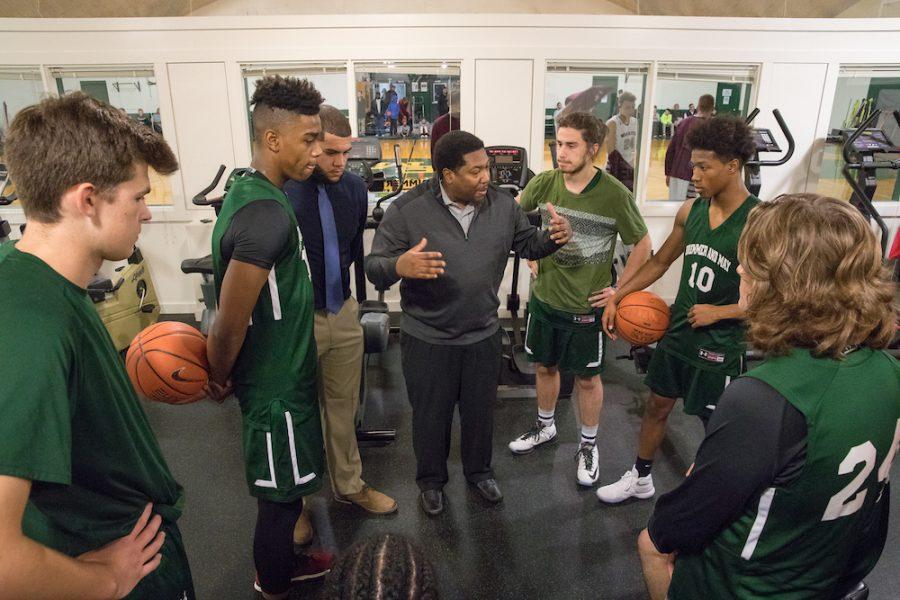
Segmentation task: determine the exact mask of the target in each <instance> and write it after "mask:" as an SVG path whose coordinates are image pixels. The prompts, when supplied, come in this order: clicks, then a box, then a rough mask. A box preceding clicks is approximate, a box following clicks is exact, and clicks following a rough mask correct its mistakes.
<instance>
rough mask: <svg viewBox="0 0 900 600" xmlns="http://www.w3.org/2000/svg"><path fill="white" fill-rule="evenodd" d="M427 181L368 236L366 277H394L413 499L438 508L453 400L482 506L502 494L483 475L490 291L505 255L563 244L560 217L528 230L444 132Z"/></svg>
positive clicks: (384, 281)
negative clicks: (417, 492) (416, 491)
mask: <svg viewBox="0 0 900 600" xmlns="http://www.w3.org/2000/svg"><path fill="white" fill-rule="evenodd" d="M432 165H433V167H434V173H435V175H434V177H433V178H432V179H431V180H429V181H426V182H424V183H422V184H420V185H418V186H417V187H416V188H414V189H412V190H410V191H409V192H407V193H406V194H404V195H403V196H400V197H399V198H398V199H397V200H396V201H395V202H394V203H393V204H392V205H391V206H390V207H389V208H388V210H387V212H386V213H385V216H384V220H383V221H382V222H381V225H380V226H379V228H378V230H377V231H376V232H375V239H374V241H373V243H372V252H371V254H370V255H369V257H368V258H367V259H366V274H367V276H368V278H369V280H370V281H372V283H374V284H375V285H376V286H380V287H387V286H390V285H392V284H394V283H396V282H397V281H398V280H399V281H400V304H401V307H402V309H403V324H402V327H401V337H400V349H401V356H402V362H403V375H404V378H405V379H406V389H407V392H408V394H409V401H410V404H411V405H412V409H413V448H414V450H415V454H416V483H417V484H418V486H419V489H420V490H421V495H420V503H421V505H422V509H423V510H424V511H425V512H426V513H427V514H429V515H437V514H439V513H440V512H441V511H442V510H443V507H444V495H443V487H444V485H445V484H446V483H447V480H448V475H447V456H448V454H449V452H450V428H451V425H452V423H453V412H454V410H455V407H456V405H457V404H459V415H460V428H461V432H462V433H461V448H460V451H461V454H462V462H463V472H464V473H465V476H466V479H467V480H468V482H469V483H470V484H472V485H474V486H475V487H476V489H477V490H478V492H479V493H480V494H481V495H482V496H483V497H484V498H485V499H486V500H488V501H489V502H494V503H496V502H499V501H500V500H502V498H503V495H502V494H501V492H500V488H499V487H498V486H497V482H496V481H495V480H494V474H493V471H492V470H491V443H492V438H493V403H494V400H495V399H496V397H497V377H498V376H499V371H500V362H501V344H500V325H499V321H498V318H497V308H498V307H499V306H500V300H499V298H498V296H497V290H498V289H499V287H500V281H501V280H502V278H503V271H504V270H505V269H506V263H507V261H508V258H509V252H510V250H515V251H516V252H518V253H519V254H520V255H521V256H522V257H524V258H527V259H531V260H536V259H538V258H542V257H544V256H547V255H549V254H551V253H553V252H554V251H556V249H557V248H559V247H560V246H561V245H563V244H565V243H566V242H568V241H569V239H570V238H571V237H572V228H571V226H570V225H569V222H568V221H567V220H566V219H565V218H564V217H560V216H558V215H556V212H555V210H553V207H552V206H550V205H548V206H547V210H548V211H549V212H550V214H551V217H552V218H551V220H550V226H549V228H548V229H547V230H541V229H539V228H537V227H534V226H533V225H531V224H530V223H529V221H528V218H527V217H526V216H525V214H524V213H523V212H522V209H521V208H519V205H518V204H517V203H516V201H515V199H514V198H513V197H512V196H511V195H510V194H509V193H508V192H506V191H505V190H502V189H500V188H497V187H495V186H492V185H489V183H490V169H489V166H488V156H487V153H486V152H485V150H484V143H483V142H482V141H481V140H480V139H478V138H477V137H475V136H474V135H472V134H471V133H467V132H465V131H453V132H450V133H448V134H447V135H445V136H443V137H442V138H441V139H440V141H439V142H438V143H437V145H436V146H435V149H434V154H433V156H432Z"/></svg>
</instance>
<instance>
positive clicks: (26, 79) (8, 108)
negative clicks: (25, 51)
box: [0, 66, 44, 208]
mask: <svg viewBox="0 0 900 600" xmlns="http://www.w3.org/2000/svg"><path fill="white" fill-rule="evenodd" d="M43 93H44V84H43V82H42V81H41V69H40V67H37V66H33V67H31V66H22V67H9V66H0V111H2V113H0V189H2V188H3V187H4V186H6V180H7V177H8V172H7V169H6V161H5V160H4V157H3V154H4V150H3V148H4V140H5V139H6V131H7V129H9V124H10V123H12V120H13V119H14V118H15V117H16V114H17V113H18V112H19V111H20V110H22V109H23V108H25V107H27V106H31V105H32V104H35V103H37V102H38V101H40V99H41V96H42V95H43ZM14 191H15V186H14V184H13V183H12V182H10V184H9V186H8V187H7V188H6V191H5V192H4V194H12V193H13V192H14ZM17 205H18V201H16V202H14V203H13V206H17ZM0 208H2V206H0Z"/></svg>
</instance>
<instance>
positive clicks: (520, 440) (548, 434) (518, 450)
mask: <svg viewBox="0 0 900 600" xmlns="http://www.w3.org/2000/svg"><path fill="white" fill-rule="evenodd" d="M555 439H556V423H554V424H553V425H543V424H541V422H540V421H535V423H534V427H532V428H531V429H529V430H528V431H526V432H525V433H523V434H522V435H521V436H519V437H517V438H516V439H514V440H513V441H511V442H510V443H509V449H510V450H512V453H513V454H528V453H529V452H531V451H532V450H534V449H535V448H537V447H538V446H540V445H541V444H546V443H547V442H552V441H553V440H555Z"/></svg>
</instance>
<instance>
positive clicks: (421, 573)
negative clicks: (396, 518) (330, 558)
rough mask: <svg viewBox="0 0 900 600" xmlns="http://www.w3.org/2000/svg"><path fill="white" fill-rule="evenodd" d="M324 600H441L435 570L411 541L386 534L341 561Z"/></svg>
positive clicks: (327, 586)
mask: <svg viewBox="0 0 900 600" xmlns="http://www.w3.org/2000/svg"><path fill="white" fill-rule="evenodd" d="M321 599H322V600H437V599H438V591H437V582H436V581H435V574H434V567H432V566H431V563H430V562H429V561H428V559H427V558H425V556H424V555H423V554H422V552H421V551H420V550H419V549H418V548H417V547H416V546H414V545H413V544H412V543H411V542H410V541H409V540H408V539H406V538H404V537H402V536H398V535H395V534H393V533H386V534H382V535H380V536H378V537H374V538H371V539H369V540H367V541H364V542H360V543H359V544H356V545H355V546H353V547H352V548H350V549H349V550H348V551H347V552H346V553H345V554H344V555H343V556H342V557H341V558H340V560H338V561H337V562H336V563H335V565H334V567H332V569H331V573H329V575H328V579H327V580H326V582H325V585H324V587H323V589H322V593H321Z"/></svg>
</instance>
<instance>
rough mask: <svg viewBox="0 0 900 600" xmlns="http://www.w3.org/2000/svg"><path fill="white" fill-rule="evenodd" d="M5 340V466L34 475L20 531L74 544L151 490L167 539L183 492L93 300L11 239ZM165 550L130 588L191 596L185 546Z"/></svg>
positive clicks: (86, 541)
mask: <svg viewBox="0 0 900 600" xmlns="http://www.w3.org/2000/svg"><path fill="white" fill-rule="evenodd" d="M0 348H2V350H3V358H2V360H0V381H2V382H3V384H2V385H0V415H2V417H0V474H3V475H8V476H11V477H18V478H22V479H27V480H30V481H31V482H32V487H31V494H30V496H29V500H28V504H27V506H26V510H25V515H24V518H23V531H24V532H25V534H26V535H27V536H28V537H29V538H31V539H33V540H35V541H37V542H40V543H42V544H44V545H46V546H49V547H50V548H54V549H56V550H58V551H59V552H62V553H63V554H66V555H69V556H77V555H79V554H82V553H84V552H87V551H89V550H95V549H97V548H99V547H101V546H103V545H105V544H107V543H109V542H111V541H113V540H115V539H117V538H120V537H122V536H124V535H127V534H128V533H130V532H131V529H132V528H133V527H134V524H135V523H136V522H137V519H138V517H140V515H141V513H142V512H143V510H144V507H145V505H146V504H147V503H148V502H152V503H153V511H154V512H155V513H157V514H159V515H160V516H162V518H163V527H164V528H165V529H166V530H167V531H169V532H170V534H171V535H170V537H172V538H173V542H174V541H175V536H176V535H177V525H176V524H175V522H176V520H177V519H178V518H179V516H180V515H181V510H182V506H183V504H184V494H183V491H182V488H181V486H180V485H178V483H177V482H176V481H175V479H174V478H173V477H172V473H171V472H170V471H169V467H168V465H167V464H166V461H165V459H164V458H163V455H162V452H161V451H160V448H159V444H158V443H157V441H156V438H155V436H154V435H153V431H152V429H151V428H150V424H149V422H148V421H147V417H146V415H145V414H144V410H143V408H142V407H141V405H140V401H139V400H138V398H137V396H136V394H135V392H134V389H133V388H132V385H131V382H130V381H129V379H128V376H127V375H126V373H125V367H124V364H123V362H122V360H121V358H120V357H119V355H118V353H117V352H116V350H115V348H114V347H113V343H112V340H111V339H110V337H109V333H108V332H107V330H106V327H104V325H103V322H102V321H101V320H100V317H99V315H98V314H97V309H96V308H95V307H94V305H93V302H92V301H91V299H90V297H89V296H88V294H87V291H86V290H84V289H82V288H80V287H78V286H77V285H75V284H74V283H72V282H71V281H69V280H68V279H66V278H65V277H63V276H62V275H60V274H59V273H57V272H56V271H54V270H53V269H52V268H51V267H50V266H49V265H47V263H45V262H44V261H42V260H41V259H39V258H38V257H36V256H34V255H32V254H28V253H24V252H20V251H19V250H17V249H16V248H15V245H14V244H13V243H12V242H9V243H6V244H4V245H2V246H0ZM167 541H168V540H167ZM162 554H163V560H162V564H161V566H160V568H159V569H158V570H157V571H155V572H154V573H153V574H151V575H150V576H149V577H148V578H147V579H145V580H144V581H145V583H142V585H141V586H139V587H138V588H137V589H135V591H134V592H133V593H132V594H131V595H130V596H129V598H146V597H154V598H162V599H163V600H175V599H176V598H182V596H183V595H184V594H187V597H189V598H191V597H193V590H192V589H191V584H190V570H189V569H188V565H187V560H186V558H185V557H184V553H183V551H182V550H180V549H179V548H177V547H176V546H174V545H172V544H168V543H167V545H165V546H164V547H163V550H162ZM167 582H168V583H167ZM148 589H153V590H156V591H155V592H153V594H151V593H150V592H146V593H145V590H148ZM148 594H149V595H148ZM154 594H155V595H154Z"/></svg>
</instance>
